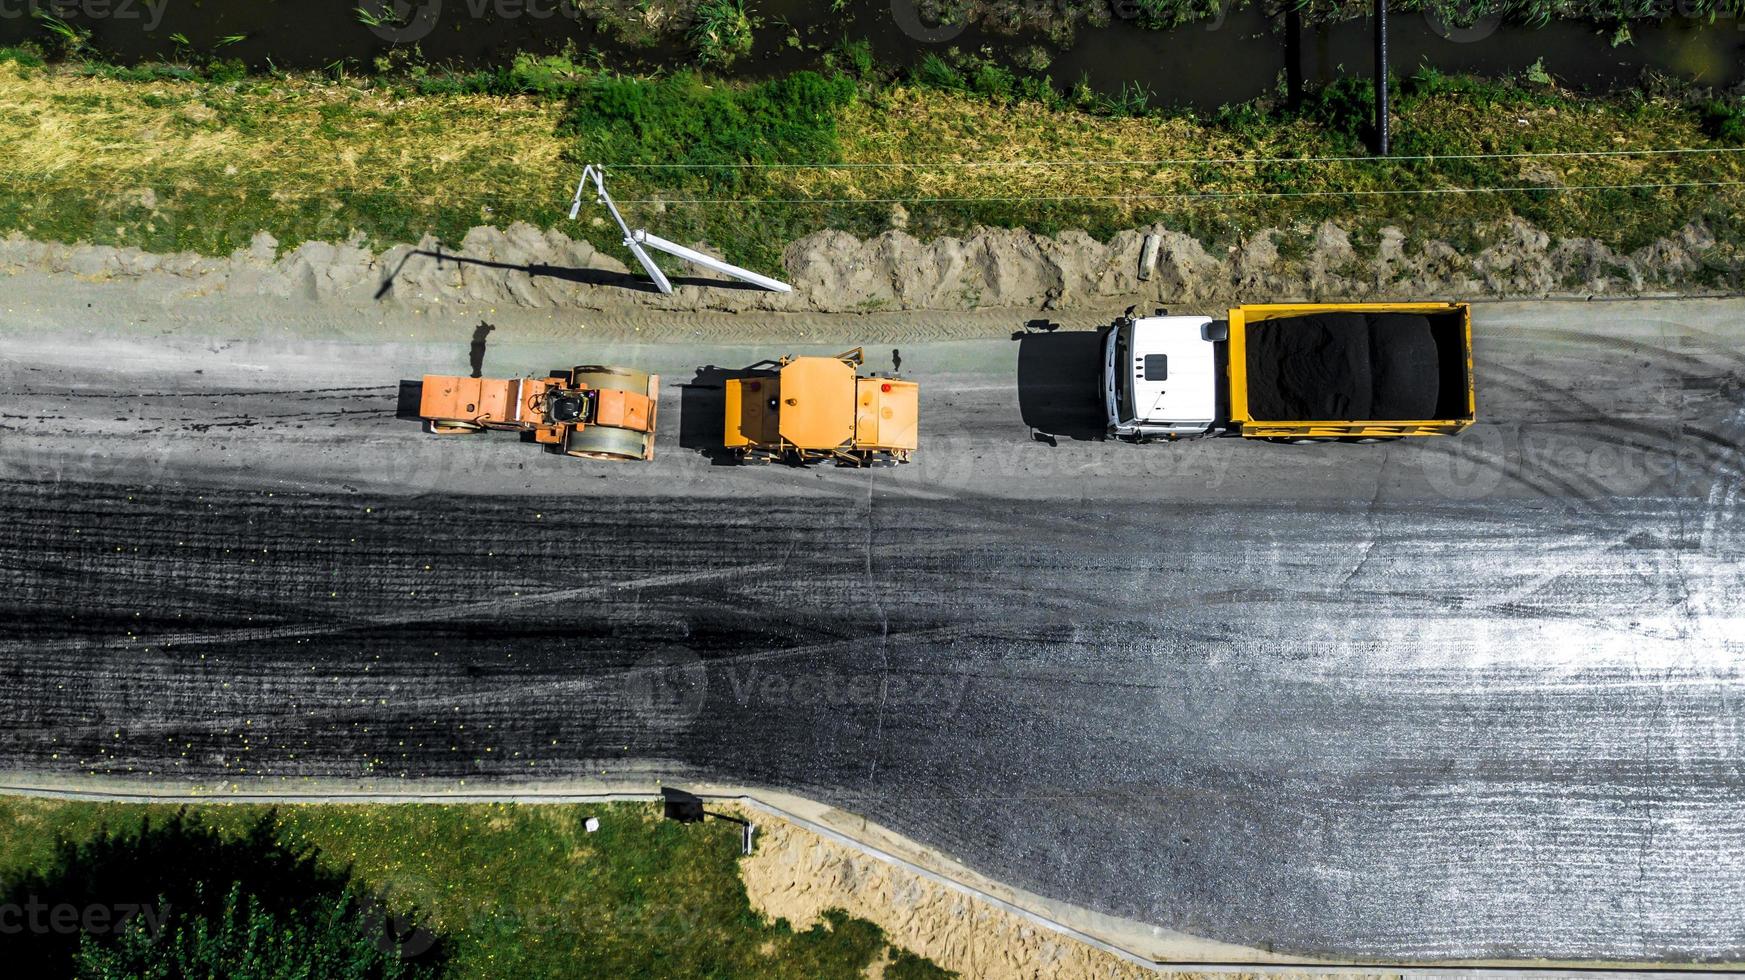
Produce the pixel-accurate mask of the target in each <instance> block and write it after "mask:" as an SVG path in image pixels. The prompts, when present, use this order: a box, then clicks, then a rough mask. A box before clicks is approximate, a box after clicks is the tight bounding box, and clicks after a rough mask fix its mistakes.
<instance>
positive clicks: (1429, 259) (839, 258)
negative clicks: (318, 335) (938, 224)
mask: <svg viewBox="0 0 1745 980" xmlns="http://www.w3.org/2000/svg"><path fill="white" fill-rule="evenodd" d="M1307 230H1308V229H1298V233H1299V234H1300V233H1302V232H1304V231H1307ZM1282 234H1283V233H1282V232H1277V231H1263V232H1260V233H1258V234H1255V235H1251V236H1248V237H1247V238H1246V239H1244V240H1243V241H1242V242H1241V243H1240V244H1239V245H1231V246H1229V248H1228V249H1227V250H1222V251H1220V252H1218V253H1214V252H1211V251H1208V250H1207V248H1206V246H1205V245H1204V244H1203V243H1201V242H1200V241H1199V240H1197V239H1195V238H1193V237H1192V236H1190V235H1186V234H1184V233H1182V232H1179V231H1174V230H1171V229H1169V228H1165V227H1163V226H1162V225H1152V226H1149V227H1146V228H1138V229H1134V230H1131V231H1122V232H1118V233H1116V234H1115V235H1114V236H1113V237H1111V238H1110V239H1109V240H1108V241H1106V242H1104V241H1098V240H1096V239H1094V238H1092V237H1091V236H1089V235H1087V234H1085V233H1083V232H1078V231H1067V232H1062V233H1060V234H1059V235H1055V236H1046V235H1038V234H1035V233H1033V232H1029V231H1025V230H1023V229H1000V228H981V229H977V230H976V231H975V232H973V233H971V234H969V235H966V236H964V237H961V238H937V239H933V240H931V241H925V242H924V241H921V240H919V239H916V238H914V237H913V236H911V235H909V234H907V233H906V232H904V231H901V230H899V229H895V228H893V229H892V230H889V231H886V232H884V233H882V234H879V235H875V236H873V237H871V238H867V239H861V238H856V237H855V236H853V235H850V234H848V233H846V232H841V231H821V232H817V233H815V234H812V235H808V236H806V237H805V238H802V239H800V240H798V241H796V242H794V243H792V244H791V245H789V246H788V248H787V250H786V251H785V253H784V256H783V266H784V267H785V268H784V269H783V270H771V271H776V272H777V273H778V274H779V275H782V276H783V277H784V278H785V279H786V280H787V281H788V282H790V283H792V284H793V286H794V291H793V292H791V293H769V292H764V291H762V290H758V289H754V288H746V287H744V286H742V285H740V284H737V283H732V282H724V281H721V280H717V279H713V278H711V277H709V276H708V275H707V274H704V273H701V272H700V271H698V270H693V269H686V270H684V271H683V272H682V273H677V274H675V276H674V282H675V283H676V284H677V286H678V289H677V291H676V292H675V293H674V294H673V295H670V296H663V295H661V294H660V293H657V292H655V291H654V290H653V289H652V288H650V286H649V284H648V283H647V281H646V280H645V279H644V277H643V276H642V273H641V272H640V270H637V271H635V272H632V271H631V269H630V267H629V266H627V265H626V260H627V259H628V255H621V254H619V253H620V250H618V249H615V248H614V249H608V250H605V251H602V250H599V249H596V248H595V247H594V246H593V245H591V244H589V243H588V242H586V241H579V240H576V239H572V238H569V237H568V236H566V235H564V234H563V233H561V232H559V231H556V230H541V229H539V228H535V227H533V226H532V225H527V224H519V223H518V224H513V225H510V226H509V227H508V228H506V229H498V228H493V227H478V228H474V229H473V230H472V231H470V232H468V233H467V235H466V238H465V239H464V240H463V241H462V242H461V246H460V248H459V249H450V248H446V247H444V246H442V245H441V244H440V243H438V242H437V241H435V240H434V239H432V238H426V239H425V240H423V241H421V242H419V243H418V244H416V245H395V246H392V247H390V248H387V249H386V250H383V251H381V252H376V251H374V250H372V249H371V248H370V247H368V245H367V244H366V243H365V241H364V239H363V238H362V236H354V237H353V238H352V239H351V240H349V241H346V242H337V243H335V242H304V243H302V244H300V245H298V246H296V247H295V248H292V249H289V250H285V249H281V248H280V247H279V243H278V242H277V241H275V240H274V239H273V237H272V236H271V235H268V234H266V233H264V232H263V233H262V234H260V235H258V236H256V238H255V240H254V242H253V243H252V244H251V245H250V246H249V247H248V248H242V249H237V250H236V251H235V252H233V253H232V254H231V255H229V256H223V257H215V256H205V255H197V254H194V253H181V254H176V255H152V254H148V253H144V252H141V251H140V250H139V249H135V248H115V247H112V246H106V245H89V244H83V243H75V244H71V245H68V244H60V243H39V242H33V241H29V240H27V239H24V238H22V237H20V236H18V235H17V234H14V235H12V236H11V237H8V238H6V239H4V240H0V272H4V271H9V270H10V271H32V272H50V273H68V274H71V275H76V276H80V277H82V278H87V279H93V280H126V281H136V282H138V283H139V284H140V285H141V287H142V288H143V289H145V290H147V291H148V292H150V293H152V294H154V295H157V296H159V297H161V298H163V299H166V300H174V299H176V298H178V297H184V296H200V295H210V294H214V293H226V294H230V295H238V296H255V295H258V296H274V297H282V298H292V299H301V300H311V301H317V302H342V303H361V304H376V303H392V304H396V305H401V306H410V307H416V308H420V309H427V308H440V307H481V306H483V307H493V306H515V307H524V308H533V309H542V308H552V309H581V310H600V311H613V310H626V309H648V310H671V311H685V312H709V311H718V312H728V313H736V312H745V311H754V310H755V311H768V312H794V313H800V312H807V313H867V312H875V311H876V312H893V311H905V310H952V311H957V310H972V309H1015V310H1037V311H1048V312H1052V311H1057V310H1058V311H1066V310H1091V309H1096V310H1102V311H1111V310H1115V311H1118V310H1120V309H1123V308H1125V307H1127V306H1135V305H1136V306H1139V307H1141V308H1150V307H1153V306H1161V305H1175V306H1179V307H1184V308H1191V309H1200V310H1208V311H1210V310H1215V309H1216V308H1217V307H1219V306H1221V305H1227V304H1230V303H1235V302H1254V301H1255V300H1256V299H1263V300H1272V301H1282V300H1292V299H1319V300H1327V299H1390V298H1391V299H1412V298H1424V297H1429V296H1456V297H1460V298H1463V299H1476V298H1481V297H1527V296H1546V295H1552V294H1562V295H1603V294H1634V293H1641V292H1644V291H1648V290H1653V289H1661V290H1673V291H1676V290H1681V289H1691V288H1695V287H1698V286H1699V285H1704V286H1707V287H1708V288H1711V289H1712V288H1716V286H1717V285H1722V284H1725V283H1736V282H1738V281H1739V280H1740V279H1741V278H1745V276H1742V275H1741V273H1742V270H1745V258H1742V257H1741V256H1740V254H1739V250H1738V249H1737V248H1736V247H1734V246H1733V245H1731V244H1730V243H1723V242H1718V241H1717V240H1716V238H1715V236H1714V235H1713V234H1711V233H1710V232H1709V230H1708V229H1707V228H1705V227H1703V226H1701V225H1691V226H1690V227H1688V228H1686V229H1684V230H1683V231H1682V232H1681V233H1680V234H1678V235H1676V236H1673V237H1671V238H1667V239H1663V240H1661V241H1658V242H1655V243H1653V244H1651V245H1648V246H1646V247H1644V248H1642V249H1639V250H1637V251H1635V252H1632V253H1629V254H1620V253H1617V252H1614V251H1613V250H1611V249H1608V248H1607V247H1606V246H1604V245H1602V244H1600V243H1598V242H1594V241H1592V240H1589V239H1562V240H1558V241H1553V240H1552V239H1551V238H1550V237H1549V236H1548V235H1546V234H1545V233H1544V232H1542V231H1539V230H1538V229H1536V228H1534V227H1533V226H1532V225H1529V224H1527V223H1526V222H1524V221H1521V220H1519V219H1513V220H1510V221H1507V222H1503V223H1500V224H1499V225H1497V226H1496V227H1493V228H1491V229H1489V230H1488V231H1486V232H1485V237H1486V240H1487V241H1488V242H1489V244H1488V245H1487V246H1486V247H1485V248H1483V249H1481V250H1478V251H1477V252H1475V253H1472V254H1466V253H1462V252H1461V251H1459V250H1457V249H1455V248H1454V247H1453V246H1451V245H1449V244H1448V243H1446V242H1443V241H1439V240H1436V239H1411V238H1409V237H1408V236H1406V235H1405V234H1404V233H1403V232H1400V231H1399V230H1398V229H1394V228H1384V229H1382V230H1381V233H1380V235H1379V241H1378V243H1377V244H1376V245H1375V247H1374V249H1373V252H1371V253H1369V254H1364V253H1363V252H1360V251H1359V250H1358V249H1357V248H1356V247H1354V246H1353V244H1352V242H1351V238H1350V236H1349V235H1347V234H1346V233H1345V232H1344V231H1343V230H1342V229H1340V228H1339V227H1338V226H1336V225H1334V224H1332V223H1330V222H1328V223H1324V224H1322V225H1321V226H1320V228H1319V229H1315V230H1314V235H1313V242H1312V245H1311V247H1310V249H1309V251H1308V253H1307V254H1306V255H1300V256H1295V257H1286V255H1285V254H1284V253H1283V252H1282V251H1281V249H1280V248H1278V247H1277V246H1278V243H1277V241H1276V240H1275V239H1277V238H1279V237H1280V236H1281V235H1282ZM1147 237H1151V238H1153V239H1155V242H1156V248H1155V250H1154V251H1150V252H1148V251H1146V250H1145V249H1144V243H1145V240H1146V238H1147ZM689 244H692V245H693V246H695V247H697V248H700V249H702V250H703V251H709V248H708V246H707V244H706V243H689ZM1142 256H1143V257H1145V258H1146V259H1147V260H1148V265H1147V268H1144V269H1142V268H1140V262H1141V258H1142ZM727 258H729V259H731V258H732V257H731V256H728V257H727ZM1699 277H1702V278H1706V279H1708V280H1712V281H1711V282H1707V283H1699V282H1698V281H1697V280H1698V279H1699Z"/></svg>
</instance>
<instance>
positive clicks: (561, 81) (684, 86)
mask: <svg viewBox="0 0 1745 980" xmlns="http://www.w3.org/2000/svg"><path fill="white" fill-rule="evenodd" d="M168 71H169V69H167V68H166V69H162V70H161V71H158V70H152V69H146V68H140V69H126V70H123V69H117V68H114V67H112V66H102V65H92V64H85V65H61V66H55V65H36V66H31V65H25V64H22V63H8V62H6V61H5V60H4V58H0V143H4V144H5V145H6V146H7V147H8V152H7V154H5V155H4V157H3V158H0V238H5V237H6V236H12V237H11V238H10V239H9V240H7V242H6V244H5V245H4V246H0V268H11V269H20V268H24V269H38V270H43V271H67V272H71V273H74V274H78V275H84V276H91V277H98V278H102V277H130V276H134V277H141V278H145V279H152V278H154V277H157V278H163V281H164V282H165V283H166V284H167V288H169V289H170V291H171V292H179V291H192V292H195V293H205V292H213V291H221V290H222V291H231V292H238V293H241V294H244V295H247V294H250V293H251V292H253V291H259V292H261V293H263V294H267V295H287V296H289V295H295V296H309V297H314V298H330V297H351V296H362V297H364V298H368V299H373V298H376V297H377V296H378V294H379V296H380V298H381V299H384V300H390V299H392V300H401V299H406V298H411V299H412V300H413V301H415V302H418V303H453V302H457V301H466V302H484V303H493V304H503V303H508V304H513V305H526V306H541V305H543V306H555V307H565V306H569V307H580V308H603V307H608V306H612V305H615V304H625V303H635V304H638V305H642V304H652V305H653V306H654V307H655V308H657V309H692V308H707V309H717V310H738V309H791V310H809V311H857V310H875V309H889V310H909V309H939V310H947V309H950V310H957V309H969V308H982V307H995V306H1001V307H1013V308H1032V309H1070V308H1072V307H1073V306H1075V305H1078V304H1086V303H1090V304H1096V305H1107V304H1108V303H1110V302H1120V301H1122V300H1126V301H1127V302H1138V303H1142V304H1143V303H1148V302H1154V301H1160V302H1173V301H1195V300H1202V299H1204V300H1217V299H1222V298H1225V297H1227V296H1230V295H1234V294H1237V293H1240V294H1241V295H1243V296H1245V297H1252V296H1254V295H1255V294H1256V293H1259V292H1264V293H1267V294H1270V295H1272V296H1276V297H1281V298H1282V297H1285V296H1298V297H1327V298H1333V297H1340V298H1344V297H1352V298H1357V297H1371V296H1377V297H1380V296H1393V295H1422V294H1423V293H1425V292H1435V293H1443V294H1459V295H1469V296H1519V297H1533V296H1545V295H1615V294H1637V293H1644V292H1646V293H1655V292H1693V291H1694V292H1713V291H1728V290H1736V289H1737V288H1738V287H1739V286H1740V284H1741V283H1742V282H1745V226H1740V225H1739V223H1738V222H1737V221H1736V219H1735V217H1734V216H1735V215H1736V214H1738V213H1739V212H1740V210H1741V209H1745V146H1741V145H1740V140H1741V139H1742V138H1745V137H1742V135H1741V134H1745V108H1742V106H1741V103H1740V97H1739V96H1738V95H1736V94H1735V95H1717V94H1716V93H1705V92H1702V91H1699V90H1695V89H1689V90H1679V91H1670V90H1669V91H1654V90H1650V89H1648V88H1644V89H1643V90H1641V91H1639V92H1633V93H1626V94H1623V95H1617V96H1606V97H1591V96H1583V95H1579V94H1574V93H1571V92H1569V91H1566V90H1564V89H1561V88H1559V87H1558V85H1557V84H1556V82H1555V80H1553V79H1551V78H1550V76H1543V79H1542V80H1538V81H1535V80H1533V79H1517V80H1505V81H1500V82H1490V81H1481V80H1477V79H1471V78H1458V77H1448V76H1441V75H1437V74H1435V73H1432V72H1424V73H1420V74H1418V75H1414V76H1412V77H1411V78H1406V79H1400V80H1398V83H1397V84H1398V88H1399V92H1398V93H1397V94H1396V98H1395V101H1394V103H1393V104H1394V110H1395V116H1396V119H1395V138H1396V143H1395V156H1394V157H1393V158H1390V159H1385V160H1380V159H1376V158H1374V157H1372V156H1370V154H1369V152H1368V150H1367V149H1366V147H1365V144H1364V141H1363V129H1364V126H1365V125H1366V123H1365V122H1364V120H1365V119H1366V118H1367V112H1368V95H1367V92H1366V89H1365V87H1364V83H1362V82H1361V80H1356V79H1349V78H1348V79H1343V80H1341V81H1339V82H1337V83H1335V84H1332V85H1329V86H1326V87H1325V88H1324V89H1322V90H1321V91H1319V92H1316V93H1313V94H1312V95H1311V96H1310V97H1309V98H1308V99H1307V101H1306V102H1305V103H1304V104H1303V105H1301V106H1299V107H1296V108H1288V107H1285V106H1282V105H1279V104H1276V103H1275V102H1272V101H1267V100H1262V101H1259V102H1255V103H1247V104H1243V105H1239V106H1232V107H1228V108H1226V109H1224V110H1221V111H1219V112H1217V113H1213V114H1209V115H1204V114H1198V115H1197V114H1194V113H1188V112H1182V111H1173V110H1155V109H1149V108H1147V107H1146V106H1145V105H1144V104H1143V102H1142V101H1140V102H1137V103H1134V104H1112V103H1109V102H1107V100H1101V99H1098V98H1095V97H1093V96H1090V95H1088V94H1085V93H1074V92H1062V91H1060V90H1059V89H1057V88H1055V87H1053V85H1052V83H1049V82H1048V81H1047V80H1046V79H1032V78H1017V77H1015V76H1013V75H1012V74H1011V73H1010V72H1004V71H1003V70H1002V69H998V68H997V66H989V65H980V66H979V67H977V66H963V67H953V66H951V65H946V64H945V63H943V62H940V63H939V64H937V65H935V66H934V70H931V71H929V72H924V73H921V74H920V75H918V76H917V77H916V78H914V79H911V80H907V81H893V80H890V79H886V78H883V77H880V76H878V75H876V74H866V73H860V72H859V69H853V71H852V72H850V71H840V72H837V73H835V74H831V75H828V76H823V75H818V74H813V73H810V72H802V73H798V74H796V75H792V76H788V77H784V78H780V79H774V80H770V81H763V82H755V83H743V82H723V81H719V80H713V79H707V78H704V77H701V76H696V75H683V76H675V77H670V78H661V79H638V78H632V77H623V76H616V75H606V74H604V73H600V72H597V71H594V70H592V69H588V68H584V67H578V66H577V65H575V64H573V63H570V62H568V61H565V60H563V59H557V60H555V61H553V60H552V59H547V60H546V61H540V62H537V63H528V64H526V65H520V64H519V63H518V67H517V68H516V69H515V70H514V71H510V72H508V73H507V74H505V75H503V76H502V77H498V76H490V77H488V78H474V77H472V76H467V77H461V78H439V77H436V76H434V75H422V76H417V77H408V78H402V79H396V78H383V79H375V80H369V81H357V80H351V79H340V80H335V79H331V78H324V77H321V76H313V75H282V76H272V77H265V78H257V77H247V78H243V79H231V80H220V79H218V78H206V77H201V76H198V75H189V74H187V73H186V71H183V74H181V75H174V74H165V72H168ZM870 71H871V69H868V72H870ZM583 162H605V163H607V164H609V165H611V166H612V176H611V190H612V193H613V194H614V195H615V196H616V198H617V199H618V201H619V203H620V206H621V207H622V208H623V210H624V212H625V215H626V217H627V219H628V220H629V221H630V223H631V224H632V226H638V227H647V228H648V229H650V230H651V231H654V232H656V233H657V234H659V235H661V236H663V237H666V238H669V239H672V240H674V241H678V242H681V243H684V244H687V245H694V246H698V247H701V248H702V249H703V250H705V251H710V252H713V253H715V254H720V255H723V256H724V257H726V258H728V259H729V260H730V261H732V262H734V263H736V264H740V265H745V266H748V267H751V268H755V269H758V270H760V271H765V272H772V273H777V274H780V275H783V276H786V277H788V278H790V279H791V280H792V281H794V282H795V283H796V285H797V286H798V287H799V289H798V291H797V292H796V294H794V295H793V296H791V297H786V298H776V297H770V296H765V295H762V294H758V293H756V292H753V291H746V290H719V289H703V288H700V287H687V288H685V289H682V290H681V293H680V295H679V296H677V297H675V298H671V299H663V298H658V297H647V296H644V295H642V294H641V293H639V292H634V291H631V290H627V289H626V288H625V286H626V285H627V283H626V280H625V279H624V278H623V277H621V276H620V275H618V273H621V272H623V271H624V269H625V263H630V262H631V261H632V260H631V258H630V256H629V254H628V253H627V252H626V251H625V250H624V249H623V247H622V245H621V244H620V243H619V241H618V239H619V237H620V236H619V231H618V228H617V227H616V225H615V224H613V223H612V222H611V221H610V220H609V219H608V218H607V217H606V215H605V213H604V211H603V209H599V208H597V207H595V206H593V205H589V206H588V207H587V208H585V209H584V210H583V212H582V213H581V215H580V220H579V221H575V222H570V221H568V220H567V208H566V207H565V204H566V203H567V201H568V198H569V194H570V190H571V188H572V187H573V186H574V184H573V182H574V180H575V175H576V173H577V172H578V171H579V169H580V165H581V164H582V163H583ZM1147 234H1150V235H1155V236H1156V241H1157V244H1158V246H1159V247H1158V249H1157V260H1156V262H1155V263H1154V266H1153V267H1152V268H1150V269H1143V270H1142V269H1140V268H1139V257H1140V248H1141V245H1142V243H1143V241H1144V239H1145V236H1146V235H1147ZM33 243H64V244H51V245H38V244H33ZM672 271H673V272H674V273H675V274H679V275H684V274H686V271H682V270H680V269H678V268H677V267H676V265H675V266H674V267H673V269H672ZM164 277H167V278H164ZM638 278H640V276H639V277H638ZM1121 305H1125V303H1121Z"/></svg>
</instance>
